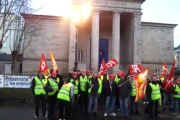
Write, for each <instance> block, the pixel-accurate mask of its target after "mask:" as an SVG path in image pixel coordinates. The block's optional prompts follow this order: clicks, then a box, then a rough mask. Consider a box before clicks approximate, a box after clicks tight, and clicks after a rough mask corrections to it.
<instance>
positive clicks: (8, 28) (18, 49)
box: [0, 0, 40, 74]
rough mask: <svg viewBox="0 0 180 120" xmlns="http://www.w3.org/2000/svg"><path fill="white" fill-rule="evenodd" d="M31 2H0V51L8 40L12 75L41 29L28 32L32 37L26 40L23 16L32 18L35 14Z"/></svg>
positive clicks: (12, 0)
mask: <svg viewBox="0 0 180 120" xmlns="http://www.w3.org/2000/svg"><path fill="white" fill-rule="evenodd" d="M30 2H31V0H0V49H1V48H2V45H3V42H4V41H6V40H7V39H8V40H9V48H10V50H11V58H12V67H11V72H12V74H14V73H15V70H16V64H17V61H18V59H19V56H20V55H22V54H23V51H24V50H25V49H26V48H27V46H28V45H29V43H30V42H31V40H32V36H33V35H34V34H35V33H36V32H35V31H37V30H38V29H39V28H40V27H32V29H31V31H28V32H27V31H26V33H27V34H29V36H30V37H29V38H27V39H25V36H24V34H25V30H26V25H25V20H24V18H23V15H25V14H29V16H31V14H32V13H33V12H34V11H33V9H31V8H30ZM36 25H38V23H37V24H36ZM28 29H29V28H28ZM25 40H26V41H25Z"/></svg>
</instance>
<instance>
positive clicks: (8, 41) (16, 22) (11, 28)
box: [0, 14, 24, 74]
mask: <svg viewBox="0 0 180 120" xmlns="http://www.w3.org/2000/svg"><path fill="white" fill-rule="evenodd" d="M10 18H11V19H12V20H8V22H5V24H7V26H5V30H7V33H6V34H5V36H4V37H3V40H4V42H3V45H2V48H1V49H0V73H4V74H11V65H12V58H11V57H12V56H11V51H13V50H14V48H15V47H17V45H18V44H17V43H18V42H19V41H18V40H17V39H18V37H20V35H21V34H18V33H19V32H17V31H23V30H22V29H24V28H23V24H24V18H23V17H22V16H17V15H13V14H12V17H10ZM0 22H2V21H0ZM10 22H12V23H10ZM0 24H2V23H0ZM1 30H2V29H1ZM1 30H0V32H2V31H1ZM22 36H23V35H22ZM23 37H24V36H23ZM20 42H21V44H20V45H21V46H19V47H20V55H19V58H20V59H19V60H18V61H17V67H16V68H17V70H16V71H17V72H16V73H19V72H20V71H22V70H20V66H22V48H21V47H22V45H23V40H22V41H20Z"/></svg>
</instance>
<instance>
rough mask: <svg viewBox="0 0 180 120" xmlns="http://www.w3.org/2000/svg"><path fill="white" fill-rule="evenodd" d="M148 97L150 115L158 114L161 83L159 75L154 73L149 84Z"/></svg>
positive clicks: (152, 116) (153, 116)
mask: <svg viewBox="0 0 180 120" xmlns="http://www.w3.org/2000/svg"><path fill="white" fill-rule="evenodd" d="M146 95H147V98H148V99H149V104H150V105H149V107H150V108H149V109H150V117H151V118H155V117H157V116H158V104H159V100H160V99H161V92H160V85H159V84H158V82H157V75H156V73H153V77H152V81H151V82H150V83H149V84H148V85H147V90H146Z"/></svg>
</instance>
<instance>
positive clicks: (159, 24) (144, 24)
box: [141, 22, 178, 28]
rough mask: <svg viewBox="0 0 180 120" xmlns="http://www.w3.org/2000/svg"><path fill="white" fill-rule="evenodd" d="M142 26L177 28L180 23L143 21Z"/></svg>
mask: <svg viewBox="0 0 180 120" xmlns="http://www.w3.org/2000/svg"><path fill="white" fill-rule="evenodd" d="M141 25H142V26H154V27H169V28H175V27H176V26H177V25H178V24H170V23H157V22H141Z"/></svg>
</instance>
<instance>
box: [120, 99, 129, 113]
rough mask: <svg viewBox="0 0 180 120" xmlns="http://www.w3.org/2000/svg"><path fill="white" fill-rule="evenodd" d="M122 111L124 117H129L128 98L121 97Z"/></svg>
mask: <svg viewBox="0 0 180 120" xmlns="http://www.w3.org/2000/svg"><path fill="white" fill-rule="evenodd" d="M119 102H120V109H121V112H122V115H123V116H128V97H120V98H119Z"/></svg>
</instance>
